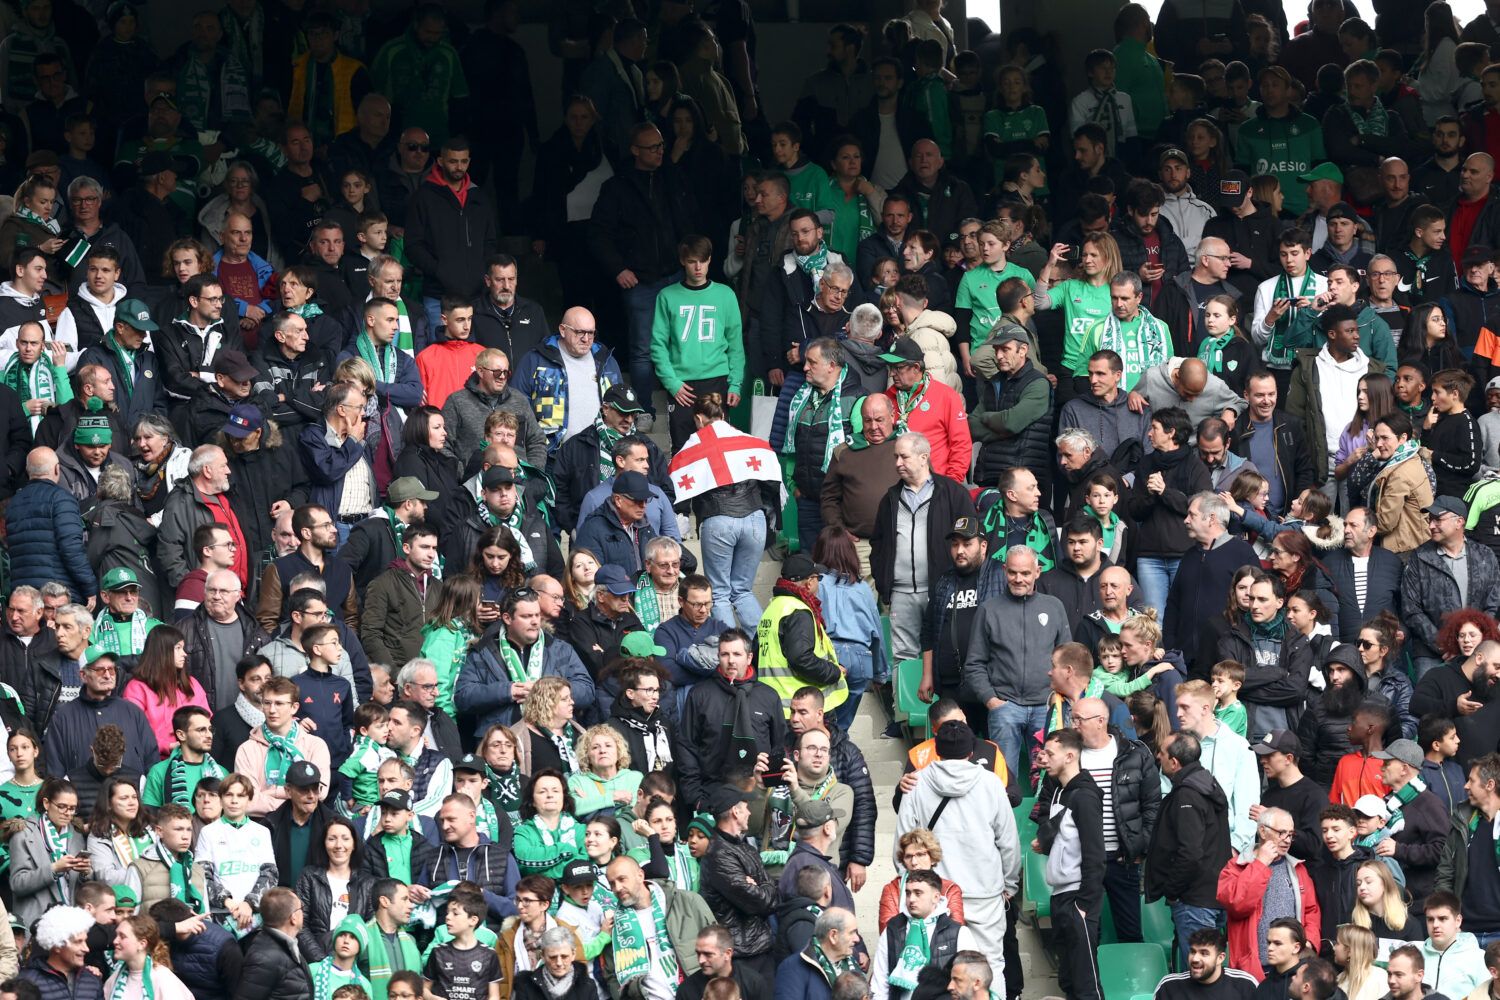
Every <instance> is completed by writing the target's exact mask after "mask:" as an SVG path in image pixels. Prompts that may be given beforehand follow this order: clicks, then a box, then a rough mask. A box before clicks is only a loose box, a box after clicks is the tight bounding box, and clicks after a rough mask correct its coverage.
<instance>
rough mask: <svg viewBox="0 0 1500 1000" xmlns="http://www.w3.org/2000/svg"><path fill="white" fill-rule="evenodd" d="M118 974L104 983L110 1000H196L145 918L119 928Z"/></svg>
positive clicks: (151, 921) (150, 921)
mask: <svg viewBox="0 0 1500 1000" xmlns="http://www.w3.org/2000/svg"><path fill="white" fill-rule="evenodd" d="M114 952H115V961H116V962H117V963H118V964H117V965H116V966H115V971H114V974H113V975H111V976H110V977H109V978H108V979H106V980H105V981H104V995H105V996H107V997H109V998H110V1000H193V993H192V991H191V990H189V989H188V988H187V986H186V985H185V984H184V983H183V981H182V980H181V979H178V978H177V974H176V973H175V972H173V971H172V954H171V952H170V951H169V950H168V949H167V943H166V942H165V941H163V940H162V939H161V932H160V931H158V930H157V929H156V921H155V920H154V919H152V918H151V917H148V916H145V915H144V914H136V915H135V916H132V917H126V918H125V919H124V920H121V921H120V922H119V923H118V924H116V925H115V939H114Z"/></svg>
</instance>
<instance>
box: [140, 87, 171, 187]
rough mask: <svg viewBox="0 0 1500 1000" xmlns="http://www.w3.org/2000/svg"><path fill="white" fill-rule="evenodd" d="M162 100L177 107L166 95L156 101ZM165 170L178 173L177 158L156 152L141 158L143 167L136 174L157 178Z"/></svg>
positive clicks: (166, 153)
mask: <svg viewBox="0 0 1500 1000" xmlns="http://www.w3.org/2000/svg"><path fill="white" fill-rule="evenodd" d="M162 100H165V101H166V102H167V103H168V104H171V105H172V107H176V105H175V104H172V99H171V98H170V97H167V96H166V95H165V94H161V95H158V96H157V98H156V101H162ZM156 101H152V102H151V103H152V104H155V103H156ZM163 170H170V171H172V172H173V173H176V172H177V158H176V157H175V156H173V155H172V154H171V153H168V152H165V151H162V150H156V151H154V152H150V153H147V154H146V155H145V156H143V157H141V165H140V166H139V167H137V168H136V172H137V173H138V174H139V175H140V176H142V177H155V176H156V175H157V174H159V173H161V172H162V171H163Z"/></svg>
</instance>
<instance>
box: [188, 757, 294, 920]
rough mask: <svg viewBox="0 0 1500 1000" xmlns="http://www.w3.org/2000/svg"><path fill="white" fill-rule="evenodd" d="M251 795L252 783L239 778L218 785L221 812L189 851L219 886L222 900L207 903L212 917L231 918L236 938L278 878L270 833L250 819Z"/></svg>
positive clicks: (243, 777)
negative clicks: (236, 931) (221, 891)
mask: <svg viewBox="0 0 1500 1000" xmlns="http://www.w3.org/2000/svg"><path fill="white" fill-rule="evenodd" d="M254 797H255V784H254V782H252V781H251V780H250V779H249V778H247V777H245V776H244V775H243V774H231V775H230V776H229V777H227V778H225V779H224V780H223V781H222V782H220V783H219V802H220V803H221V804H222V806H223V812H222V814H221V815H220V816H219V818H218V819H217V820H215V821H214V822H212V823H209V824H208V825H207V826H205V827H204V828H203V831H202V832H201V833H199V834H198V839H197V841H196V844H195V846H194V848H193V851H194V853H195V854H196V855H197V858H198V860H199V861H201V862H203V869H204V872H205V873H211V875H212V877H211V878H210V884H213V883H215V881H216V882H217V884H218V885H221V886H223V888H224V895H223V896H222V897H220V898H218V899H215V900H211V901H210V902H211V903H212V905H213V908H214V912H215V915H220V916H222V915H227V916H229V917H230V918H232V919H233V920H234V923H235V926H236V927H237V928H238V929H239V932H240V934H241V935H244V934H245V933H246V932H248V931H249V930H250V929H251V927H252V926H253V923H254V919H255V909H256V907H258V906H259V905H260V897H261V895H262V894H264V893H265V891H266V890H267V889H272V888H275V886H276V883H277V881H278V878H279V876H278V873H277V869H276V854H275V852H274V850H273V849H272V847H271V832H270V830H268V829H267V828H266V827H264V826H262V825H261V824H259V823H256V822H253V821H252V820H251V819H250V800H251V799H253V798H254Z"/></svg>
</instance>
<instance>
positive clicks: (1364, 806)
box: [1354, 795, 1391, 819]
mask: <svg viewBox="0 0 1500 1000" xmlns="http://www.w3.org/2000/svg"><path fill="white" fill-rule="evenodd" d="M1354 811H1355V812H1357V813H1359V814H1360V815H1361V816H1369V817H1370V818H1371V819H1390V817H1391V811H1390V810H1389V809H1387V808H1386V807H1385V800H1384V799H1382V798H1381V797H1380V796H1378V795H1361V796H1360V797H1359V799H1358V800H1357V801H1356V802H1355V803H1354Z"/></svg>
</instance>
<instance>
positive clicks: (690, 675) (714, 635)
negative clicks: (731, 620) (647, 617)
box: [656, 615, 729, 722]
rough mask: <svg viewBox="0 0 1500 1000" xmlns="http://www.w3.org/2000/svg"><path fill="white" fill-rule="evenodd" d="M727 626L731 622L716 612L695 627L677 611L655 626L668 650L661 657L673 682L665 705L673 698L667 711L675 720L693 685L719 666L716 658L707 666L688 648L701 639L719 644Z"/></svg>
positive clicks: (664, 646)
mask: <svg viewBox="0 0 1500 1000" xmlns="http://www.w3.org/2000/svg"><path fill="white" fill-rule="evenodd" d="M727 628H729V626H728V625H725V624H724V623H723V622H721V621H719V620H718V619H717V618H715V617H714V616H713V615H709V616H708V619H707V620H706V621H705V622H704V623H703V625H702V626H701V627H699V628H693V627H692V626H691V625H689V624H688V621H687V619H686V618H684V617H682V616H681V615H674V616H673V617H671V618H668V619H667V620H666V621H664V622H662V623H661V624H660V625H658V626H656V642H657V645H659V646H661V647H662V648H664V649H665V650H666V651H667V655H666V656H664V657H662V665H663V666H665V667H666V668H667V671H668V673H669V674H670V677H669V679H670V680H671V682H672V697H671V698H670V699H668V700H666V701H663V702H662V707H663V708H666V707H668V706H667V701H670V702H671V706H670V707H671V711H670V712H668V715H669V716H670V717H671V719H672V721H673V722H676V721H677V717H678V715H680V714H681V712H682V706H684V705H686V704H687V696H688V692H689V691H691V690H693V685H694V684H697V683H698V682H699V681H701V680H703V679H704V678H706V677H712V676H713V675H714V672H715V671H716V670H718V663H717V662H715V663H713V664H710V665H709V666H708V667H707V668H704V667H702V666H700V665H699V664H697V663H695V662H694V661H693V658H692V657H691V656H689V655H688V650H689V649H690V648H691V647H693V646H696V645H699V644H701V643H712V644H713V645H714V646H715V648H717V646H718V642H717V640H718V637H719V635H720V634H721V633H723V632H724V630H725V629H727Z"/></svg>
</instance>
